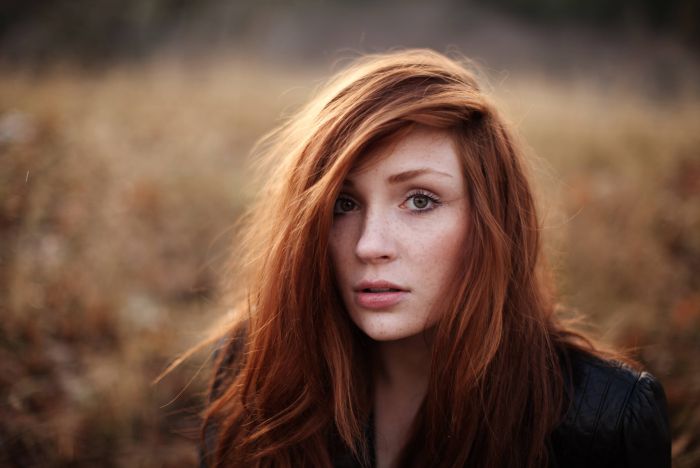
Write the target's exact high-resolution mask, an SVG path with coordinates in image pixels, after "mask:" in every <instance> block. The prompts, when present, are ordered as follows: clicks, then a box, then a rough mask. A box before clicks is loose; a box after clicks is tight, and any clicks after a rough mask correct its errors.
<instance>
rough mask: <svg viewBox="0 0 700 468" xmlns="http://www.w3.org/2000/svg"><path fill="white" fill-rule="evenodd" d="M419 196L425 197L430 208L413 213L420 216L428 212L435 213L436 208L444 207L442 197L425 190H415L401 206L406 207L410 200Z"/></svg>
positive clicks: (412, 211) (416, 210)
mask: <svg viewBox="0 0 700 468" xmlns="http://www.w3.org/2000/svg"><path fill="white" fill-rule="evenodd" d="M417 196H420V197H425V198H427V199H428V202H429V205H428V208H423V209H415V210H411V213H415V214H419V213H425V212H427V211H433V210H434V209H435V208H437V207H438V206H440V205H442V201H441V200H440V197H438V196H437V195H435V194H434V193H431V192H428V191H427V190H423V189H418V190H414V191H413V192H411V193H410V194H409V195H408V197H406V200H405V201H404V202H403V203H402V204H401V205H405V204H406V203H407V202H408V201H409V200H411V199H414V198H415V197H417Z"/></svg>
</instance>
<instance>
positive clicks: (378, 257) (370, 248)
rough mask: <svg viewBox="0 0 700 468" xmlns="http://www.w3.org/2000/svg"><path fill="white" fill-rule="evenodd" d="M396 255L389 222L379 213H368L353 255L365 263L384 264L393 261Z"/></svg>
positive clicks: (393, 237) (394, 240)
mask: <svg viewBox="0 0 700 468" xmlns="http://www.w3.org/2000/svg"><path fill="white" fill-rule="evenodd" d="M396 254H397V251H396V239H395V236H394V234H393V229H392V226H391V222H390V220H389V219H388V217H387V216H386V215H385V214H382V213H381V212H378V211H376V210H375V211H374V212H370V211H368V212H367V214H366V215H365V217H364V219H363V224H362V230H361V232H360V237H359V239H358V240H357V245H356V246H355V255H357V258H359V259H360V260H361V261H362V262H365V263H386V262H389V261H391V260H393V259H395V258H396Z"/></svg>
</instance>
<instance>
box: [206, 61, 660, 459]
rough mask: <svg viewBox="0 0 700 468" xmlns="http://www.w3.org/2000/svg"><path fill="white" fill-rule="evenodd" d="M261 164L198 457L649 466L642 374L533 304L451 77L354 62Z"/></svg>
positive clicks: (487, 128)
mask: <svg viewBox="0 0 700 468" xmlns="http://www.w3.org/2000/svg"><path fill="white" fill-rule="evenodd" d="M265 153H266V155H267V157H268V161H269V163H270V174H269V178H268V180H267V184H266V186H265V188H264V189H263V190H262V191H261V195H260V198H259V200H258V203H257V204H256V205H255V206H254V207H253V208H252V209H251V210H250V212H249V213H248V215H247V217H246V219H245V220H246V224H245V227H246V229H245V230H244V231H243V234H242V236H241V239H240V244H239V245H240V249H238V250H237V255H239V256H240V258H239V261H238V262H237V263H236V267H237V268H238V269H239V271H240V272H241V274H240V275H239V276H240V277H241V278H243V279H244V283H242V284H240V285H239V288H238V291H239V292H240V293H241V298H242V300H241V307H240V308H239V309H238V312H239V313H238V314H237V318H236V320H234V323H232V324H231V325H230V327H229V329H228V330H227V331H226V337H227V338H226V339H224V340H221V341H220V345H219V350H218V355H219V359H218V364H217V366H216V372H215V378H214V382H213V385H212V395H211V401H210V404H209V406H208V409H207V411H206V414H205V423H204V430H203V443H202V464H203V465H204V466H210V467H215V466H217V467H218V466H246V467H248V466H251V467H263V466H265V467H267V466H281V467H292V466H294V467H296V466H318V467H325V466H343V467H351V466H352V467H369V466H378V467H391V466H396V467H404V466H412V467H461V466H473V467H540V466H551V467H556V466H559V467H584V466H595V467H607V466H610V467H618V466H619V467H652V466H653V467H667V466H670V435H669V428H668V422H667V416H666V408H665V405H666V403H665V398H664V393H663V390H662V388H661V386H660V385H659V383H658V382H657V381H656V380H655V379H654V377H652V376H651V375H650V374H648V373H645V372H638V371H635V370H633V369H632V368H630V367H628V366H626V365H622V364H620V363H618V362H616V361H611V360H607V359H606V358H607V357H609V355H603V354H602V353H601V352H599V351H596V349H595V348H594V347H593V346H592V345H591V344H590V342H589V341H588V340H586V339H585V338H584V337H583V336H582V335H580V334H578V333H576V332H574V331H572V330H570V329H568V328H567V327H566V326H564V325H563V324H562V323H561V322H560V321H559V319H558V318H557V316H556V314H555V313H554V307H553V301H554V298H553V296H552V294H551V292H550V289H549V288H548V285H547V282H546V281H545V278H546V272H545V271H544V269H543V268H542V264H541V261H540V256H541V253H540V239H539V233H540V231H539V226H538V221H537V216H536V213H535V205H534V202H533V197H532V194H531V190H530V184H529V181H528V178H527V177H526V170H525V161H524V160H523V157H522V154H521V152H520V150H519V148H518V146H517V144H516V142H515V140H514V139H513V136H512V135H511V133H510V131H509V129H508V128H507V126H506V125H505V123H504V122H503V120H502V119H501V117H500V116H499V115H498V112H497V111H496V109H495V108H494V106H493V104H492V103H491V102H490V101H489V100H488V99H487V97H486V96H485V95H484V93H483V92H482V91H481V90H480V89H479V86H478V84H477V82H476V81H475V78H474V76H473V75H472V74H471V73H470V72H469V71H468V70H467V69H466V68H465V67H464V66H463V65H461V64H460V63H458V62H456V61H454V60H451V59H449V58H447V57H445V56H442V55H440V54H437V53H435V52H431V51H427V50H411V51H403V52H397V53H392V54H388V55H375V56H368V57H365V58H362V59H360V60H358V61H356V62H355V63H354V64H352V66H350V67H349V68H347V70H345V71H344V72H343V73H341V74H339V75H338V76H336V77H335V78H334V79H333V80H332V81H331V82H330V83H329V84H328V85H327V86H326V87H325V89H323V90H322V91H321V92H320V93H319V94H318V96H317V97H316V98H315V99H314V100H312V101H311V103H310V104H308V105H307V106H306V107H305V108H304V109H303V110H301V112H300V113H299V114H298V115H297V116H295V117H294V118H292V119H291V120H290V121H289V122H288V123H287V124H286V125H284V126H283V127H282V128H281V129H279V130H278V131H277V132H276V133H275V134H274V135H273V136H272V138H271V139H270V140H269V141H268V144H267V146H266V147H265Z"/></svg>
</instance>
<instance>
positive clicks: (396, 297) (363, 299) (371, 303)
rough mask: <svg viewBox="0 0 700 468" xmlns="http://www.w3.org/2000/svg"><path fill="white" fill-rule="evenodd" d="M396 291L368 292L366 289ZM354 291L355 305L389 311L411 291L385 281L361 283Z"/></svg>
mask: <svg viewBox="0 0 700 468" xmlns="http://www.w3.org/2000/svg"><path fill="white" fill-rule="evenodd" d="M380 288H381V289H388V288H390V289H395V290H396V291H386V292H368V291H366V289H380ZM353 290H354V295H353V296H354V299H355V304H357V305H358V306H360V307H362V308H364V309H371V310H382V309H388V308H390V307H393V306H395V305H396V304H398V303H399V302H401V301H402V300H404V299H405V298H406V296H408V294H409V290H407V289H406V288H403V287H402V286H399V285H397V284H394V283H391V282H389V281H384V280H375V281H361V282H360V283H359V284H357V286H355V288H354V289H353Z"/></svg>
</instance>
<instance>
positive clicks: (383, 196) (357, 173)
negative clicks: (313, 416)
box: [330, 127, 469, 468]
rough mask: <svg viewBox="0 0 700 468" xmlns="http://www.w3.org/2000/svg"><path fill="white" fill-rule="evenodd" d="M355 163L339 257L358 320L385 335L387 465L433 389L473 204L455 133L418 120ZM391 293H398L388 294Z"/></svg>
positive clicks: (379, 421) (335, 239) (377, 412)
mask: <svg viewBox="0 0 700 468" xmlns="http://www.w3.org/2000/svg"><path fill="white" fill-rule="evenodd" d="M376 153H377V154H371V155H370V159H369V160H370V162H369V163H368V164H365V165H364V166H363V167H361V168H357V169H354V170H352V171H351V172H350V174H349V175H348V177H347V178H346V180H345V184H344V187H343V190H342V192H341V195H340V196H339V197H338V201H337V202H336V205H335V208H334V212H335V218H334V223H333V228H332V230H331V237H330V248H331V257H332V261H333V265H334V269H335V272H336V280H337V282H338V285H339V288H340V291H341V294H342V297H343V301H344V303H345V306H346V308H347V310H348V313H349V314H350V317H351V318H352V320H353V322H354V323H355V324H356V325H357V326H358V327H359V328H360V329H361V330H362V331H364V332H365V333H366V334H367V335H368V336H369V337H370V338H372V339H373V340H375V342H376V344H377V351H378V357H379V363H378V365H377V368H376V374H375V376H374V377H375V381H374V388H375V401H374V418H375V436H376V440H375V449H376V457H377V465H378V466H379V467H381V468H383V467H389V466H392V465H393V464H394V463H395V462H396V459H397V457H398V454H399V453H400V451H401V449H402V448H403V445H404V444H405V441H406V437H407V433H408V431H409V429H410V425H411V423H412V422H413V419H414V417H415V415H416V413H417V411H418V409H419V407H420V405H421V403H422V401H423V399H424V397H425V393H426V390H427V386H428V379H429V376H430V361H431V341H432V340H431V336H432V328H433V326H434V325H435V323H436V322H437V320H438V319H439V316H440V313H439V311H435V310H434V307H433V305H434V304H435V303H436V302H437V300H438V299H439V298H440V297H442V295H444V294H445V287H446V284H447V283H448V282H449V280H450V278H451V277H452V275H453V274H454V272H455V270H456V268H459V265H460V263H461V262H462V261H463V258H464V253H463V252H462V250H463V246H464V240H465V238H466V236H467V232H468V228H469V222H468V219H469V216H468V213H469V204H468V197H467V188H466V182H465V179H464V175H463V171H462V166H461V164H460V159H459V156H458V154H457V152H456V151H455V148H454V145H453V142H452V139H451V137H450V136H449V134H448V133H446V132H444V131H440V130H436V129H430V128H427V127H416V128H415V129H413V130H411V131H410V132H409V133H408V134H406V135H404V136H402V137H400V139H398V140H397V141H395V142H393V143H392V144H390V145H385V146H383V147H380V148H379V149H377V150H376ZM387 301H388V302H387Z"/></svg>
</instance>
